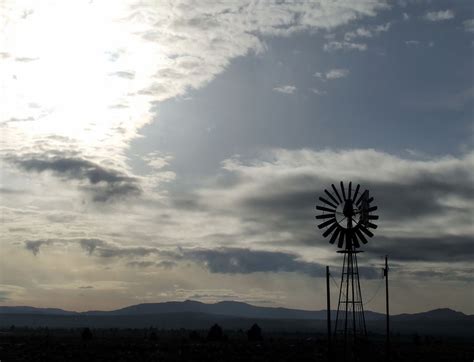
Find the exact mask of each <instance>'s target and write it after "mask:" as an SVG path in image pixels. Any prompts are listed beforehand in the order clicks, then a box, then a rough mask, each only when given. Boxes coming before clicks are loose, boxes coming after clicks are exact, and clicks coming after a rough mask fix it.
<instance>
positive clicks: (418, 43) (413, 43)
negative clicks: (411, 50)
mask: <svg viewBox="0 0 474 362" xmlns="http://www.w3.org/2000/svg"><path fill="white" fill-rule="evenodd" d="M405 44H406V45H408V46H418V45H420V42H419V41H418V40H406V41H405Z"/></svg>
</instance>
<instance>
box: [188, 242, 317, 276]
mask: <svg viewBox="0 0 474 362" xmlns="http://www.w3.org/2000/svg"><path fill="white" fill-rule="evenodd" d="M183 254H184V256H185V258H187V259H190V260H193V261H196V262H200V263H203V264H204V265H205V266H206V267H207V268H208V269H209V271H210V272H211V273H224V274H250V273H257V272H299V273H303V274H308V275H311V276H316V277H320V276H323V275H325V274H324V273H325V269H324V266H322V265H320V264H318V263H313V262H307V261H303V260H300V259H299V257H298V255H296V254H290V253H283V252H272V251H256V250H250V249H240V248H221V249H198V250H185V251H184V252H183Z"/></svg>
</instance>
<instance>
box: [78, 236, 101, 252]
mask: <svg viewBox="0 0 474 362" xmlns="http://www.w3.org/2000/svg"><path fill="white" fill-rule="evenodd" d="M79 245H81V248H83V249H84V250H85V251H87V252H88V253H89V255H91V254H92V253H93V252H94V250H95V249H96V248H97V247H98V246H104V245H107V243H106V242H105V241H104V240H100V239H80V240H79Z"/></svg>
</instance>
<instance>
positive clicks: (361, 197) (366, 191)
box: [356, 190, 369, 205]
mask: <svg viewBox="0 0 474 362" xmlns="http://www.w3.org/2000/svg"><path fill="white" fill-rule="evenodd" d="M368 194H369V190H365V191H364V192H363V193H361V194H360V196H359V199H358V200H357V202H356V205H359V204H360V202H361V201H362V199H363V198H364V196H367V195H368ZM367 201H368V200H367Z"/></svg>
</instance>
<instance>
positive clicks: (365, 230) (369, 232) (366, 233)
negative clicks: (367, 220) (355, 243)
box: [360, 225, 374, 237]
mask: <svg viewBox="0 0 474 362" xmlns="http://www.w3.org/2000/svg"><path fill="white" fill-rule="evenodd" d="M360 229H361V230H362V231H363V232H364V234H365V235H367V236H369V237H372V236H374V234H373V233H372V231H370V230H369V229H367V228H366V227H365V226H364V225H361V226H360Z"/></svg>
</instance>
